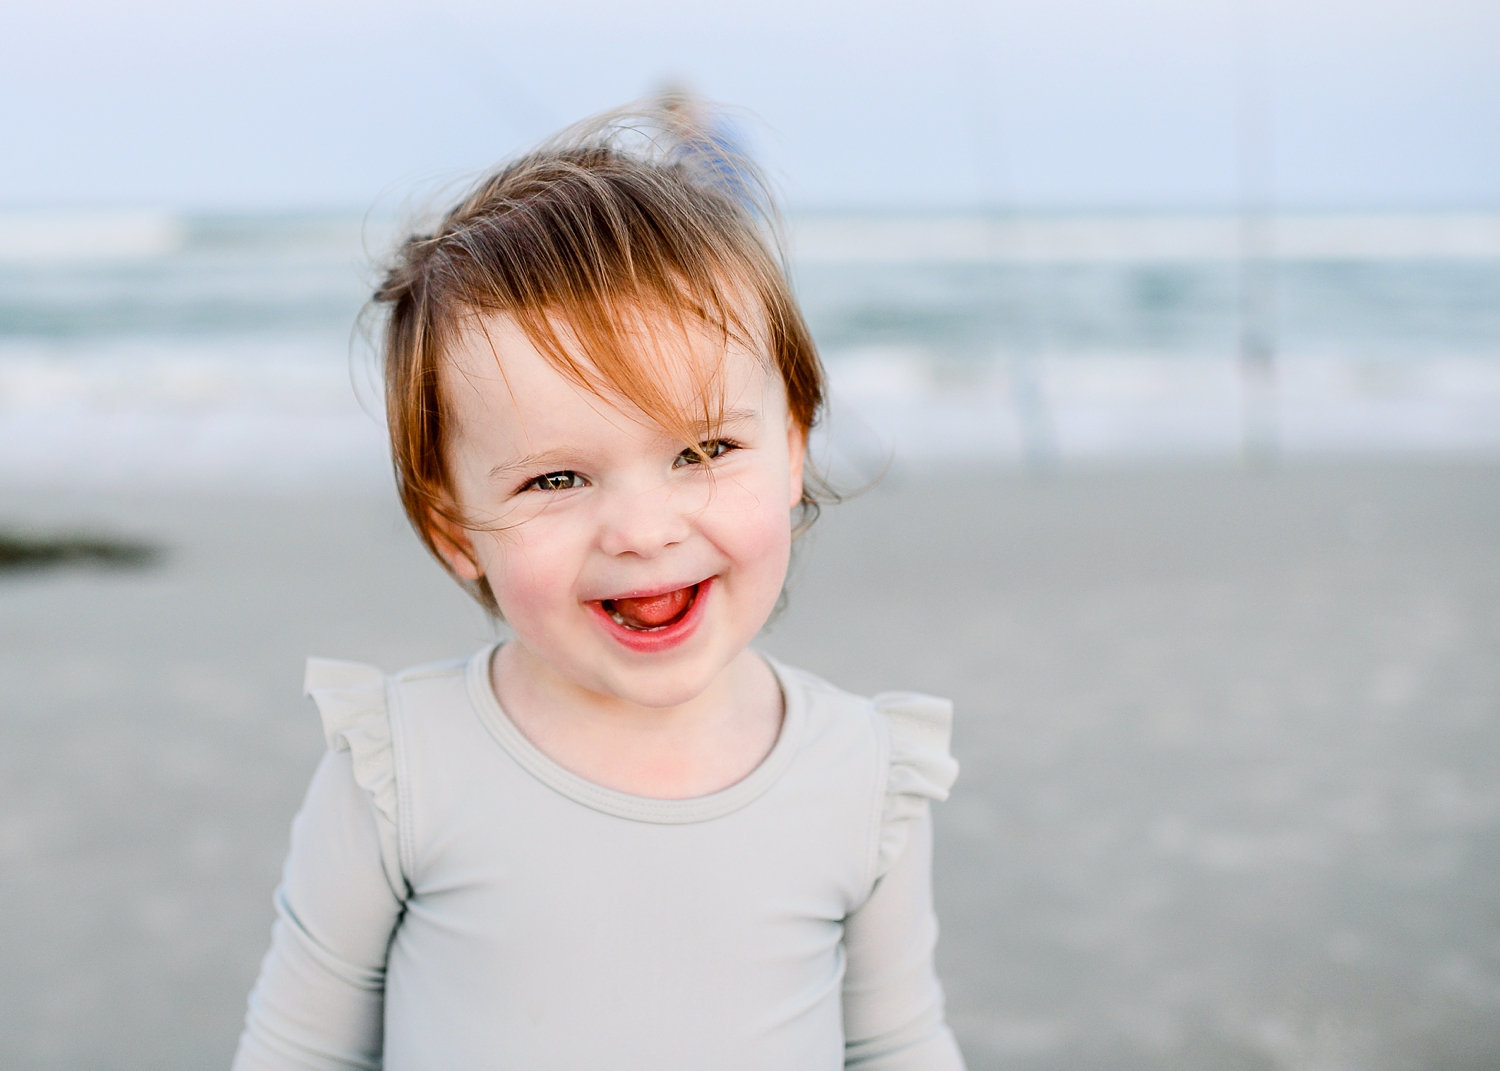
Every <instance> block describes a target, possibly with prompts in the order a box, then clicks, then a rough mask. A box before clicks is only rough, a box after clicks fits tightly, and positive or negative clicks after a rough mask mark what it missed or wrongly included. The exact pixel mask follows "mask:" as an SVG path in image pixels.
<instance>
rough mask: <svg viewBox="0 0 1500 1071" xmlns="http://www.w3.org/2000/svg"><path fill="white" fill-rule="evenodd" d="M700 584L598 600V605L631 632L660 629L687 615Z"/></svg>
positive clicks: (670, 625) (696, 596) (695, 599)
mask: <svg viewBox="0 0 1500 1071" xmlns="http://www.w3.org/2000/svg"><path fill="white" fill-rule="evenodd" d="M702 587H703V582H701V581H700V582H699V583H697V584H692V585H689V586H688V587H685V588H677V589H676V590H674V591H663V592H661V593H659V594H656V595H638V596H628V597H623V598H618V599H601V600H600V601H599V606H600V608H601V609H602V610H603V611H604V612H605V614H607V615H608V616H609V619H610V620H611V621H613V622H614V623H615V624H617V625H619V626H620V627H621V628H624V629H629V630H630V631H631V632H662V631H665V630H666V629H669V628H671V627H672V626H673V625H675V624H677V623H678V622H679V621H681V620H682V619H683V618H685V617H686V616H687V615H688V613H689V612H690V611H691V610H692V608H693V604H694V603H695V602H697V601H698V591H699V589H700V588H702Z"/></svg>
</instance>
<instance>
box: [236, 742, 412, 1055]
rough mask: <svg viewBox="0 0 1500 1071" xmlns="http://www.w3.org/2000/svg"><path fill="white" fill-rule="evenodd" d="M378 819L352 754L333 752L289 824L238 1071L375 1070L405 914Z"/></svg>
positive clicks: (317, 773)
mask: <svg viewBox="0 0 1500 1071" xmlns="http://www.w3.org/2000/svg"><path fill="white" fill-rule="evenodd" d="M380 820H381V819H380V816H378V815H377V814H376V811H375V809H374V808H373V807H372V805H371V800H370V797H369V796H368V795H367V793H366V792H365V790H364V789H362V788H361V787H360V786H359V785H358V784H356V782H355V778H354V772H353V764H352V761H351V757H350V752H349V751H347V750H334V751H330V752H329V753H328V754H327V755H325V756H324V757H323V761H322V762H321V763H320V764H319V766H318V769H317V772H316V773H315V774H314V775H313V780H312V785H311V786H310V787H309V788H308V791H307V799H306V800H305V801H304V803H303V805H302V810H301V811H300V812H298V814H297V817H296V819H295V820H294V822H293V824H292V845H291V851H290V853H289V854H288V856H287V861H286V868H285V870H284V871H283V874H282V882H281V885H280V887H279V888H278V889H277V890H276V898H275V900H276V922H275V924H274V926H273V928H272V931H271V950H270V952H268V953H267V954H266V958H265V960H264V962H263V963H262V964H261V971H260V979H259V981H258V982H257V983H256V985H255V990H254V991H253V992H252V993H251V994H250V1010H249V1013H248V1015H247V1016H246V1020H245V1032H244V1033H243V1034H242V1035H241V1036H240V1045H239V1052H238V1053H237V1054H236V1056H235V1061H234V1071H262V1069H265V1071H271V1069H276V1071H286V1069H288V1068H309V1069H311V1068H319V1069H322V1068H340V1069H348V1068H379V1067H380V1064H381V1040H382V1029H381V1028H382V1009H383V1004H384V996H385V961H386V951H387V949H388V947H389V945H390V940H391V934H392V932H393V931H394V929H395V926H396V923H397V921H398V920H399V918H400V914H401V908H402V900H401V897H400V896H399V895H398V894H397V892H396V891H395V890H393V889H392V886H391V883H390V881H389V879H388V878H387V876H386V873H385V869H384V867H383V864H382V856H381V843H380V832H379V830H378V828H377V823H378V822H379V821H380Z"/></svg>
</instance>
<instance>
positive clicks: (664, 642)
mask: <svg viewBox="0 0 1500 1071" xmlns="http://www.w3.org/2000/svg"><path fill="white" fill-rule="evenodd" d="M713 581H714V578H713V577H712V576H708V577H705V578H704V579H702V580H700V581H698V582H697V583H695V584H680V585H677V586H675V587H668V586H658V587H651V588H640V589H637V590H639V591H640V592H641V594H639V595H616V596H611V597H610V598H607V599H590V600H589V601H588V605H589V606H590V607H591V608H592V610H593V612H594V614H595V615H597V619H598V621H599V622H600V624H601V625H603V626H604V628H605V631H606V632H607V633H608V635H610V636H611V637H613V638H614V640H615V641H616V642H617V643H619V644H620V645H621V646H623V647H624V648H625V649H627V650H630V651H634V652H636V653H638V654H652V653H662V652H666V651H669V650H671V649H673V648H675V647H677V646H678V645H680V644H682V643H685V642H687V640H688V638H689V637H690V636H692V635H693V634H694V633H695V632H696V631H697V629H698V625H699V623H700V622H701V621H702V620H703V614H704V605H705V602H706V599H705V596H706V595H707V594H708V591H709V588H710V587H711V586H712V585H713ZM676 591H689V592H691V595H690V596H689V601H688V605H687V607H686V608H685V609H684V610H683V612H682V613H681V614H680V615H679V616H678V617H677V618H676V619H675V620H672V621H669V622H666V623H664V624H662V625H660V626H658V627H655V628H646V629H632V628H627V627H626V626H625V625H623V624H622V623H621V622H620V621H618V620H616V618H615V617H614V615H613V614H612V613H611V612H610V609H609V606H608V604H610V603H611V602H612V601H614V600H615V599H650V598H655V597H657V596H660V595H666V594H669V593H671V592H676Z"/></svg>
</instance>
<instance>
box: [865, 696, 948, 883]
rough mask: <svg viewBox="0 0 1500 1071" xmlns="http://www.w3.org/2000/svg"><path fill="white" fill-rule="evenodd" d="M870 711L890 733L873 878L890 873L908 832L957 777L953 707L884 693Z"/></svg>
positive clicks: (940, 701) (945, 794) (939, 701)
mask: <svg viewBox="0 0 1500 1071" xmlns="http://www.w3.org/2000/svg"><path fill="white" fill-rule="evenodd" d="M875 709H876V710H877V711H878V712H879V713H880V714H881V716H882V717H883V719H884V721H885V723H886V726H887V728H888V730H889V733H890V769H889V772H888V774H887V776H886V785H885V802H884V810H883V812H882V814H881V822H880V840H879V845H878V848H877V852H876V865H875V876H876V877H877V878H878V877H881V876H882V875H884V874H885V872H886V871H887V870H889V869H890V868H891V864H893V863H894V862H895V861H896V860H897V859H898V858H900V856H901V852H902V851H903V849H905V847H906V841H907V838H908V836H909V835H910V826H911V822H912V820H913V819H914V818H917V817H919V816H920V815H921V814H922V812H923V811H924V810H925V809H926V808H927V806H928V804H929V802H930V801H933V800H945V799H947V798H948V790H949V788H951V787H952V786H953V781H954V779H955V778H957V777H958V762H957V761H956V760H955V759H954V758H953V756H952V755H951V754H949V747H948V741H949V737H950V735H951V733H952V728H953V704H952V703H950V702H949V701H948V700H946V699H937V698H935V697H933V696H930V695H920V694H918V693H916V692H885V693H882V694H881V695H877V696H876V697H875Z"/></svg>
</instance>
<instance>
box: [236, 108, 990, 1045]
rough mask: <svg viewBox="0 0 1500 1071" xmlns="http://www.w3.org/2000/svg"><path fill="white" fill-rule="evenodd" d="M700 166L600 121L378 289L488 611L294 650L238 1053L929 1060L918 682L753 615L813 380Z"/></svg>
mask: <svg viewBox="0 0 1500 1071" xmlns="http://www.w3.org/2000/svg"><path fill="white" fill-rule="evenodd" d="M736 167H737V168H739V169H743V167H744V165H743V164H742V163H736ZM714 173H715V169H712V168H710V169H704V170H699V169H698V165H697V164H695V163H694V161H693V160H692V159H689V158H687V157H685V156H683V155H681V154H673V153H672V152H671V151H670V150H668V149H660V148H658V147H656V146H653V144H652V143H651V141H650V139H649V138H645V139H642V138H633V137H632V136H631V135H630V132H629V131H628V130H627V129H626V128H625V127H623V126H622V125H621V123H620V122H619V121H618V120H616V121H604V122H601V123H597V124H595V125H593V126H591V127H589V128H587V129H585V130H584V131H583V132H582V133H580V132H577V131H575V132H573V133H572V134H570V135H566V136H565V137H564V138H562V139H560V140H558V141H556V142H553V143H551V144H550V145H548V146H547V147H545V148H543V149H541V150H539V151H537V152H536V153H533V154H532V155H530V156H527V157H524V158H522V159H520V160H519V161H517V162H515V163H513V164H511V165H510V166H508V167H506V168H504V169H503V170H501V171H500V172H498V173H497V174H495V175H493V176H491V177H489V178H487V179H485V180H484V181H483V182H481V183H480V184H479V185H478V186H477V187H476V188H475V189H474V190H473V191H472V192H471V193H470V194H469V195H468V196H467V197H465V198H464V199H463V201H462V202H461V203H459V204H458V205H457V206H456V207H455V208H454V209H453V210H452V211H451V212H450V213H449V214H448V215H447V217H446V218H445V219H444V220H443V222H442V224H441V226H439V227H438V228H437V229H436V231H435V232H434V233H432V234H424V235H418V236H415V237H413V238H411V239H410V240H409V241H407V243H406V244H405V246H404V247H403V248H402V250H401V251H400V253H399V255H398V257H397V260H396V263H395V266H394V267H393V268H392V269H391V271H390V273H389V275H388V276H387V278H386V280H385V282H384V284H383V285H382V286H381V288H380V289H379V291H378V292H377V293H376V298H375V299H376V301H377V302H378V303H379V304H380V305H381V306H382V307H383V308H384V309H385V310H386V315H387V320H386V323H385V334H384V359H385V373H386V397H387V410H388V419H389V424H390V434H391V444H392V450H393V453H394V458H395V466H396V473H397V481H398V484H399V487H400V493H401V498H402V501H403V503H404V505H405V508H406V512H407V515H408V517H409V518H410V520H411V523H412V524H413V526H414V527H415V529H416V531H417V532H418V533H419V534H420V536H421V538H422V539H423V540H424V541H425V542H426V544H427V546H428V547H429V548H430V549H431V550H432V551H433V552H434V553H435V554H436V555H437V557H438V558H439V560H440V561H441V562H442V563H443V565H444V566H445V567H446V568H447V569H448V571H449V572H451V573H452V574H453V576H454V577H455V578H457V579H458V580H459V582H460V583H462V584H464V585H466V586H467V587H468V589H469V590H470V591H471V592H472V593H473V595H474V596H475V597H476V598H477V599H478V600H479V601H480V602H481V603H483V604H484V606H486V607H487V608H488V609H489V610H490V611H492V612H493V613H495V614H496V615H498V616H499V617H501V618H502V619H503V620H504V621H505V622H506V624H507V625H508V627H509V630H510V632H511V633H512V638H510V639H508V640H506V641H505V642H504V643H501V644H499V645H495V646H490V647H486V648H484V649H483V650H480V651H479V652H477V653H475V654H474V655H472V656H470V657H468V658H463V659H459V660H456V661H452V662H443V663H439V664H436V665H428V666H421V667H418V668H416V669H410V670H407V671H405V672H403V673H399V674H396V675H395V676H391V677H387V676H385V675H383V674H382V673H381V672H380V671H379V670H376V669H374V668H373V667H370V666H364V665H359V664H356V663H351V662H330V661H322V660H312V661H310V662H309V663H308V669H307V684H306V687H307V691H308V693H309V694H310V695H311V696H312V698H313V700H314V701H315V703H316V705H317V708H318V712H319V714H320V715H321V717H322V720H323V727H324V733H325V736H326V737H327V741H328V748H329V750H328V753H327V754H326V755H325V756H324V758H323V760H322V763H321V764H320V765H319V767H318V769H317V772H316V773H315V774H314V776H313V781H312V786H311V788H309V790H308V794H307V799H306V801H305V802H304V804H303V807H302V810H301V812H300V813H299V814H298V816H297V818H296V821H295V823H294V824H293V827H292V843H291V852H290V855H289V857H288V859H287V863H286V868H285V872H284V875H283V879H282V882H281V885H280V887H279V889H278V890H277V893H276V897H275V906H276V913H277V920H276V923H275V927H274V929H273V931H272V938H271V949H270V952H269V953H268V955H267V956H266V959H265V962H264V964H263V965H262V968H261V975H260V980H259V982H258V983H257V984H256V987H255V990H254V992H253V993H252V995H251V998H250V1010H249V1014H248V1017H247V1025H246V1029H245V1032H244V1034H243V1036H242V1038H241V1040H240V1046H239V1053H238V1056H237V1058H236V1062H235V1067H236V1068H237V1069H240V1071H252V1069H258V1068H292V1067H296V1068H303V1067H308V1068H313V1067H316V1068H335V1067H336V1068H350V1067H359V1068H378V1067H381V1066H384V1067H387V1068H391V1069H403V1071H405V1069H442V1071H460V1069H465V1068H518V1069H524V1071H538V1069H546V1068H559V1069H569V1071H577V1069H582V1068H641V1069H649V1071H671V1069H675V1068H680V1069H683V1071H729V1069H736V1068H743V1069H746V1071H773V1069H774V1071H819V1069H831V1068H838V1067H860V1068H912V1069H918V1068H920V1069H924V1071H940V1069H942V1071H946V1069H952V1068H961V1067H962V1061H961V1058H960V1056H959V1054H958V1050H957V1048H956V1046H955V1045H954V1042H953V1038H952V1035H951V1034H950V1032H949V1031H948V1029H947V1027H946V1025H945V1024H944V1019H943V1003H942V991H941V989H940V987H939V985H938V982H937V978H936V976H935V974H934V971H933V961H932V953H933V945H934V942H935V940H936V934H937V928H936V920H935V919H934V916H933V909H932V898H931V877H930V869H931V863H930V861H931V846H930V845H931V822H930V818H929V815H928V804H929V801H931V800H940V799H943V798H944V797H945V796H946V795H947V791H948V787H949V785H950V784H951V783H952V781H953V778H954V775H955V773H956V766H955V764H954V762H953V760H952V759H951V758H950V757H949V756H948V753H947V739H948V725H949V718H950V711H949V706H948V704H947V703H946V702H944V701H942V700H938V699H932V698H928V697H925V696H919V695H912V694H896V695H881V696H877V697H876V698H874V699H873V700H871V699H862V698H859V697H856V696H853V695H849V694H847V693H844V692H841V691H839V690H838V689H836V688H834V687H832V686H830V685H828V684H826V683H824V682H823V681H821V680H819V679H818V678H816V677H814V676H812V675H810V674H808V673H805V672H803V671H801V670H797V669H793V668H791V667H789V666H785V665H781V664H780V663H778V662H774V661H772V660H770V659H768V658H766V657H764V656H762V655H760V654H757V653H756V652H755V651H754V650H752V649H751V648H750V646H749V644H750V643H751V641H752V640H753V638H754V637H755V635H756V633H757V632H758V631H759V630H760V628H761V626H762V625H764V624H765V622H766V619H767V618H768V617H769V616H770V614H771V612H772V610H773V609H774V608H775V605H776V602H777V599H778V597H779V596H780V593H781V588H782V584H783V582H784V581H785V578H786V570H787V560H788V555H789V553H790V550H791V545H792V539H793V535H794V532H795V531H796V529H797V527H798V526H799V525H800V524H801V523H805V522H806V521H807V520H808V519H810V516H811V513H812V511H813V510H814V509H815V504H814V502H813V500H812V498H811V497H810V496H809V494H808V493H807V491H806V490H805V489H804V486H805V485H804V476H805V475H806V473H805V468H806V466H805V455H806V447H807V436H808V431H809V430H810V429H811V427H812V426H813V423H814V421H815V419H816V417H817V415H818V412H819V409H820V405H821V402H822V389H823V384H822V371H821V368H820V366H819V363H818V358H817V355H816V352H815V350H814V347H813V344H812V341H811V339H810V338H809V336H808V332H807V328H806V327H805V325H804V323H803V321H802V317H801V314H800V312H799V311H798V309H797V306H796V304H795V302H794V301H793V299H792V297H791V294H790V292H789V288H788V285H787V282H786V280H785V277H784V275H783V273H782V271H781V269H780V267H779V265H778V261H777V260H776V259H775V257H774V256H773V255H772V252H771V247H770V245H769V243H768V242H767V240H765V239H764V238H763V237H762V228H763V225H764V221H765V220H766V219H767V218H769V217H768V216H766V214H765V213H764V212H757V211H756V210H753V209H747V207H746V206H745V204H744V202H743V201H742V200H741V196H740V195H741V193H742V191H741V190H735V191H726V190H725V189H724V188H723V187H722V186H716V185H715V183H714V180H713V177H712V176H713V174H714ZM741 173H743V171H742V170H741Z"/></svg>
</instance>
